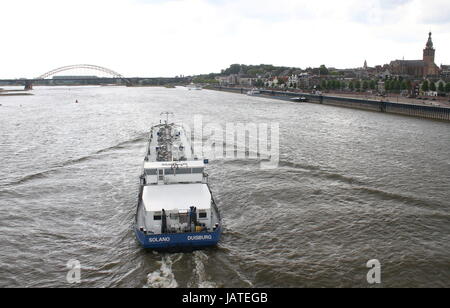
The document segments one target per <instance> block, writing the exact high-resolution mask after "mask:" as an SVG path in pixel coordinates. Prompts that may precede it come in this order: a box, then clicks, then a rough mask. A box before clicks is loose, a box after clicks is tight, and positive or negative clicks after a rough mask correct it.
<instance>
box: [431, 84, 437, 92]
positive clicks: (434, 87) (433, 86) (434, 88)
mask: <svg viewBox="0 0 450 308" xmlns="http://www.w3.org/2000/svg"><path fill="white" fill-rule="evenodd" d="M430 91H436V84H435V83H434V82H430Z"/></svg>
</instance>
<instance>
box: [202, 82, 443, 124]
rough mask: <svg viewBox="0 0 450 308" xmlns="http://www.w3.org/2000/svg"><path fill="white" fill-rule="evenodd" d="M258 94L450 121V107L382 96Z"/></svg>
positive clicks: (222, 88) (264, 91)
mask: <svg viewBox="0 0 450 308" xmlns="http://www.w3.org/2000/svg"><path fill="white" fill-rule="evenodd" d="M209 89H211V90H217V91H227V92H233V93H240V94H246V93H247V91H249V90H250V89H247V88H228V87H210V88H209ZM260 93H261V94H258V96H262V97H269V98H274V99H281V100H287V101H289V100H290V99H291V98H293V97H298V96H303V97H305V98H307V99H308V102H310V103H318V104H324V105H333V106H337V107H346V108H355V109H363V110H369V111H376V112H384V113H391V114H399V115H406V116H413V117H420V118H427V119H434V120H442V121H450V108H449V107H444V106H430V105H425V104H411V103H406V102H392V101H390V100H389V101H388V100H386V99H384V98H382V97H380V98H379V99H377V100H375V99H370V98H369V97H361V98H354V97H347V96H335V95H315V94H307V93H301V92H290V91H275V90H260Z"/></svg>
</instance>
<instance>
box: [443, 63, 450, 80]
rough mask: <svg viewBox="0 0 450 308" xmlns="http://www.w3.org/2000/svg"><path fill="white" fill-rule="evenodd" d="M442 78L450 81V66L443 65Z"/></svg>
mask: <svg viewBox="0 0 450 308" xmlns="http://www.w3.org/2000/svg"><path fill="white" fill-rule="evenodd" d="M441 77H442V78H445V79H446V80H449V79H450V65H441Z"/></svg>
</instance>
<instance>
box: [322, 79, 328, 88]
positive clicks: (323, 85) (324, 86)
mask: <svg viewBox="0 0 450 308" xmlns="http://www.w3.org/2000/svg"><path fill="white" fill-rule="evenodd" d="M320 87H321V88H322V89H324V90H325V89H328V84H327V81H326V80H322V82H321V83H320Z"/></svg>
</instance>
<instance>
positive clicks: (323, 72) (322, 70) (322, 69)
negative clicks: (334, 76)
mask: <svg viewBox="0 0 450 308" xmlns="http://www.w3.org/2000/svg"><path fill="white" fill-rule="evenodd" d="M319 73H320V75H328V73H329V72H328V69H327V67H326V66H325V65H323V64H322V65H321V66H320V67H319Z"/></svg>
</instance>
